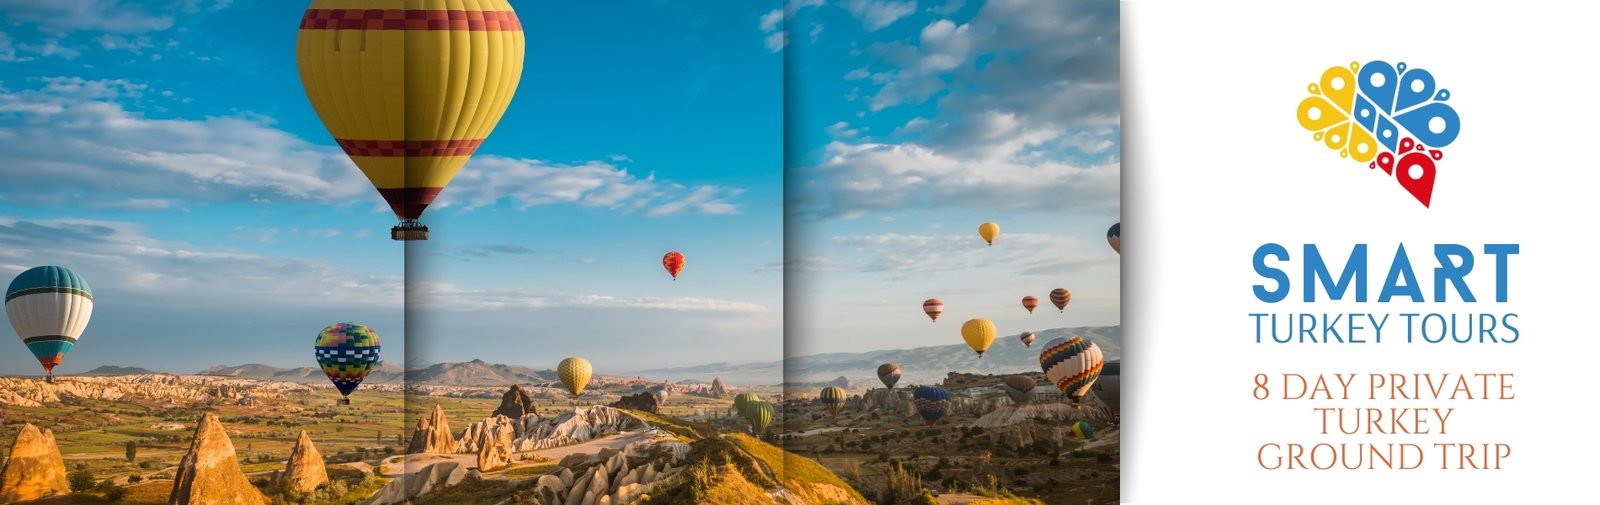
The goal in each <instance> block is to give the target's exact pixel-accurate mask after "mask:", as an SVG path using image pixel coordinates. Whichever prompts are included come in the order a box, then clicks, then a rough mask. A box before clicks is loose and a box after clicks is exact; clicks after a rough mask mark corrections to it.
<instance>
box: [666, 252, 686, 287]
mask: <svg viewBox="0 0 1600 505" xmlns="http://www.w3.org/2000/svg"><path fill="white" fill-rule="evenodd" d="M661 266H663V267H666V268H667V273H669V274H672V280H678V272H682V271H683V253H681V252H678V251H672V252H669V253H667V255H666V256H662V257H661Z"/></svg>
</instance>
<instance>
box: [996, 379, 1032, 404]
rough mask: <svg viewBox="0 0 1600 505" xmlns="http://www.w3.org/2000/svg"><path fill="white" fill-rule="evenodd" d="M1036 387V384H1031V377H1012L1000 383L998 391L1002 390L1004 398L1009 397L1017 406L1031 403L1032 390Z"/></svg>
mask: <svg viewBox="0 0 1600 505" xmlns="http://www.w3.org/2000/svg"><path fill="white" fill-rule="evenodd" d="M1036 387H1038V384H1037V383H1035V382H1033V377H1029V376H1026V375H1013V376H1010V377H1006V380H1004V381H1001V382H1000V389H1001V390H1004V391H1005V392H1006V396H1009V397H1011V401H1012V402H1015V403H1016V404H1017V405H1023V404H1026V403H1028V402H1031V401H1033V390H1034V388H1036Z"/></svg>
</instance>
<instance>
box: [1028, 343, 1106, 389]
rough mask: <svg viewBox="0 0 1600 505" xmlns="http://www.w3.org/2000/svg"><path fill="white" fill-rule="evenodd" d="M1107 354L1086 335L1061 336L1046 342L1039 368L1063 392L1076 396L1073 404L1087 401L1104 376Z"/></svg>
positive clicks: (1040, 354)
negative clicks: (1101, 372)
mask: <svg viewBox="0 0 1600 505" xmlns="http://www.w3.org/2000/svg"><path fill="white" fill-rule="evenodd" d="M1105 365H1106V359H1105V355H1104V354H1101V352H1100V346H1098V345H1094V342H1091V341H1089V340H1088V339H1086V338H1083V337H1071V338H1058V339H1055V340H1051V341H1050V343H1049V344H1045V346H1044V350H1043V351H1040V352H1039V368H1041V369H1043V370H1044V375H1045V377H1048V378H1050V382H1053V383H1055V385H1056V388H1058V389H1060V390H1061V394H1064V395H1067V396H1069V397H1071V398H1072V401H1073V403H1078V402H1081V401H1083V397H1084V396H1086V395H1088V394H1089V388H1090V387H1093V386H1094V381H1095V379H1098V378H1100V371H1101V370H1102V369H1104V368H1105Z"/></svg>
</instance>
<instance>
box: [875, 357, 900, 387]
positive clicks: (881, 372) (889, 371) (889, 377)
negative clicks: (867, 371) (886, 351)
mask: <svg viewBox="0 0 1600 505" xmlns="http://www.w3.org/2000/svg"><path fill="white" fill-rule="evenodd" d="M878 380H879V381H882V382H883V387H886V388H889V389H894V385H895V384H897V383H899V382H900V365H897V364H894V363H884V364H882V365H878Z"/></svg>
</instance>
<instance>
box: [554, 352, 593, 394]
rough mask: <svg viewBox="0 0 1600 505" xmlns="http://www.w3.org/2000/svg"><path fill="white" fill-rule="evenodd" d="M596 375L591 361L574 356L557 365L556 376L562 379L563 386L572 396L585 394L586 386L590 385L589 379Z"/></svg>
mask: <svg viewBox="0 0 1600 505" xmlns="http://www.w3.org/2000/svg"><path fill="white" fill-rule="evenodd" d="M592 375H594V368H593V367H591V366H589V360H586V359H583V358H580V357H577V356H573V357H571V358H567V359H564V360H561V364H560V365H556V376H557V377H560V378H561V385H562V386H565V387H566V388H567V392H568V393H572V396H579V395H582V394H583V388H584V386H588V385H589V377H590V376H592Z"/></svg>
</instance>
